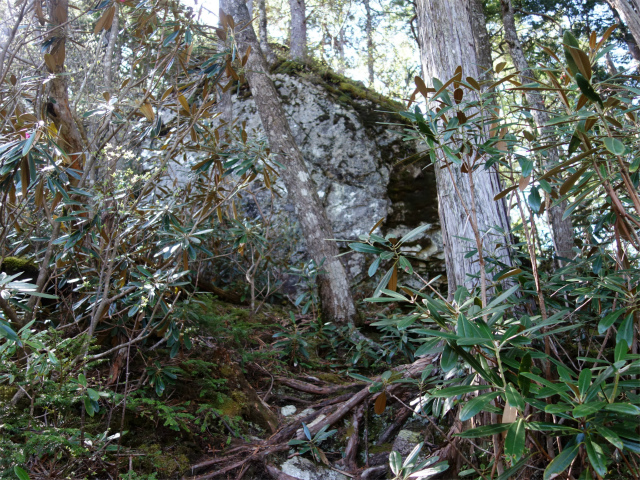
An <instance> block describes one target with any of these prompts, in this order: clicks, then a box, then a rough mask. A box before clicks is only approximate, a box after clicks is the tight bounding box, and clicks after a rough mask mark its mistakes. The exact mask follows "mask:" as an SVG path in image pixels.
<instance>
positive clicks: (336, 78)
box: [271, 52, 407, 126]
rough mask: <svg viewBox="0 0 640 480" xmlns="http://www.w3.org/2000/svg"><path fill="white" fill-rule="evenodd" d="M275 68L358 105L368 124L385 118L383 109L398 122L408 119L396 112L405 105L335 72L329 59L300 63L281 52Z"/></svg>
mask: <svg viewBox="0 0 640 480" xmlns="http://www.w3.org/2000/svg"><path fill="white" fill-rule="evenodd" d="M278 53H280V52H278ZM280 55H282V54H280ZM271 71H272V73H275V74H282V75H292V76H300V77H304V78H306V79H308V80H310V81H311V82H312V83H314V84H316V85H318V86H320V87H322V88H324V89H325V90H326V91H328V92H329V93H331V94H333V95H334V96H335V98H336V100H337V102H338V103H341V104H343V105H348V106H350V107H352V108H354V109H355V110H356V111H357V112H358V113H359V114H360V115H361V116H362V118H363V120H364V122H365V125H366V126H370V125H371V124H375V123H376V122H379V121H381V120H382V119H381V117H383V116H384V115H385V114H384V113H382V112H381V111H385V112H390V113H391V115H392V117H393V121H395V122H401V123H407V120H406V119H404V118H403V117H401V116H400V115H397V114H395V112H398V111H400V110H404V105H402V104H401V103H399V102H395V101H393V100H391V99H390V98H388V97H385V96H384V95H380V94H379V93H376V92H375V91H373V90H371V89H369V88H367V87H365V86H364V84H362V83H361V82H357V81H355V80H352V79H350V78H348V77H345V76H344V75H340V74H338V73H336V72H334V71H333V70H331V68H329V66H328V65H327V64H325V63H322V62H319V61H317V60H310V61H308V62H306V63H300V62H295V61H292V60H287V59H286V58H284V57H283V56H279V57H278V60H277V61H276V62H275V63H274V64H273V65H272V67H271ZM363 101H365V102H371V105H365V104H363Z"/></svg>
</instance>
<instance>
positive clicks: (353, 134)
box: [233, 73, 444, 278]
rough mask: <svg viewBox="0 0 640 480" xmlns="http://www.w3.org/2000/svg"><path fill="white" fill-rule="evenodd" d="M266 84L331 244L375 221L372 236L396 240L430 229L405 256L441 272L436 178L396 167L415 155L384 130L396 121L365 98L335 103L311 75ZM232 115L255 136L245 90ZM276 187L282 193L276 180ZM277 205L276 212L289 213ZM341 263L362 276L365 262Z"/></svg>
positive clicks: (356, 258)
mask: <svg viewBox="0 0 640 480" xmlns="http://www.w3.org/2000/svg"><path fill="white" fill-rule="evenodd" d="M272 78H273V80H274V83H275V85H276V88H277V89H278V91H279V93H280V96H281V99H282V102H283V106H284V109H285V112H286V113H287V116H288V118H289V124H290V126H291V130H292V132H293V134H294V136H295V138H296V140H297V142H298V145H299V146H300V149H301V151H302V153H303V155H304V157H305V160H306V161H307V162H308V167H309V172H310V174H311V177H312V178H313V180H314V181H315V183H316V185H317V186H318V194H319V196H320V198H321V199H322V201H323V203H324V206H325V208H326V211H327V216H328V217H329V220H330V221H331V224H332V226H333V230H334V236H335V238H338V239H347V240H351V241H353V240H357V238H358V236H359V235H362V234H368V233H369V231H370V230H371V228H372V227H373V226H374V225H375V224H376V223H377V222H378V220H380V219H381V218H384V219H385V221H384V222H383V224H382V227H381V228H380V229H379V230H378V233H382V234H383V235H386V234H388V233H390V234H392V235H393V236H395V237H397V238H401V237H402V235H404V234H405V233H407V232H408V231H410V230H412V229H413V228H415V227H417V226H419V225H422V224H425V223H428V224H430V225H431V226H430V228H429V229H428V230H427V231H425V232H424V233H423V234H422V235H421V236H420V237H418V238H416V239H415V240H414V241H413V242H410V243H409V244H408V245H407V247H406V248H407V254H409V255H413V256H415V257H417V258H418V259H420V261H421V264H420V265H418V268H420V267H423V268H422V269H424V270H423V272H424V271H429V272H434V271H439V270H442V262H443V258H444V257H443V255H442V251H443V245H442V237H441V235H440V230H439V224H438V213H437V197H436V189H435V179H434V175H433V172H432V171H431V170H424V168H423V167H424V165H425V162H424V161H422V162H417V163H408V164H406V165H405V164H399V165H398V163H399V162H402V161H403V160H405V159H406V158H407V157H411V156H413V157H419V154H418V149H417V143H416V142H412V141H409V142H406V141H404V140H403V138H402V133H403V130H404V129H405V128H406V126H405V125H396V126H391V125H388V123H391V122H398V120H399V117H397V116H394V115H391V114H389V113H387V112H385V110H387V111H388V109H389V107H388V106H384V105H379V104H376V103H375V102H373V101H371V100H367V99H361V98H356V97H349V98H348V101H346V100H345V98H347V97H346V96H340V97H338V98H336V93H335V91H334V89H332V88H331V87H328V86H327V85H326V84H324V83H323V82H322V81H321V80H320V79H319V78H315V77H313V76H304V74H303V75H296V74H282V73H281V74H273V75H272ZM233 109H234V110H233V114H234V117H237V118H238V121H239V122H246V123H245V124H246V129H247V131H248V132H249V133H251V132H253V133H254V134H261V132H262V125H261V122H260V117H259V115H258V113H257V111H256V107H255V103H254V101H253V99H252V98H251V96H250V95H248V92H247V93H245V94H244V95H242V94H241V95H236V96H234V98H233ZM383 123H387V124H383ZM281 174H282V175H286V172H282V173H281ZM279 186H280V188H281V189H282V191H283V193H284V192H285V190H284V187H283V186H282V184H281V182H280V183H279ZM282 198H283V199H286V195H283V197H282ZM283 203H284V204H283V205H280V207H281V208H283V209H285V210H286V211H289V212H292V211H293V208H292V207H291V206H288V205H286V201H283ZM347 259H348V270H349V273H350V274H351V276H352V277H354V278H361V277H362V276H363V274H364V276H366V265H365V259H364V256H362V255H354V254H352V255H349V256H348V257H347ZM370 260H371V259H370ZM422 269H421V270H422Z"/></svg>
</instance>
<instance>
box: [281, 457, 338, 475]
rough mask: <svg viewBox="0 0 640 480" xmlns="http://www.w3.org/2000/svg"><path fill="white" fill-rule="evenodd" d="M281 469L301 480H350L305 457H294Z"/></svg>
mask: <svg viewBox="0 0 640 480" xmlns="http://www.w3.org/2000/svg"><path fill="white" fill-rule="evenodd" d="M280 469H281V470H282V471H283V472H284V473H286V474H287V475H291V476H292V477H295V478H299V479H300V480H348V477H347V476H346V475H343V474H341V473H340V472H336V471H335V470H331V469H329V468H327V467H325V466H323V465H316V464H314V463H313V462H312V461H311V460H307V459H306V458H304V457H292V458H290V459H289V460H287V461H286V462H284V463H283V464H282V465H281V466H280Z"/></svg>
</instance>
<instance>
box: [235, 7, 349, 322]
mask: <svg viewBox="0 0 640 480" xmlns="http://www.w3.org/2000/svg"><path fill="white" fill-rule="evenodd" d="M228 8H229V13H230V15H231V16H232V17H233V19H234V20H235V22H236V25H244V24H247V23H249V21H250V20H251V19H250V18H249V12H248V10H247V7H246V5H245V4H244V3H242V1H241V0H231V1H229V6H228ZM235 38H236V41H237V42H238V48H239V50H240V51H241V52H244V51H246V50H247V48H248V47H251V53H250V55H249V59H248V61H247V63H246V65H245V72H246V76H247V79H248V81H249V87H250V88H251V93H252V94H253V98H254V100H255V103H256V107H257V109H258V113H259V115H260V119H261V120H262V125H263V127H264V129H265V131H266V133H267V137H268V139H269V145H270V146H271V151H272V152H273V153H274V154H276V155H277V157H278V161H279V162H280V163H282V164H283V165H284V166H285V169H286V171H285V172H283V175H282V179H283V181H284V184H285V187H286V188H287V193H288V196H289V200H290V201H291V203H293V204H294V205H295V207H296V212H297V216H298V221H299V222H300V226H301V228H302V233H303V235H304V238H305V240H306V244H307V249H308V251H309V254H310V255H311V257H312V258H313V259H314V260H315V261H316V263H317V264H318V265H319V264H320V263H321V262H322V261H323V260H324V264H323V266H322V270H323V273H321V274H320V275H319V277H318V283H319V289H320V300H321V304H322V311H323V314H324V315H325V316H326V318H327V319H328V320H333V321H335V322H338V323H350V322H351V321H352V320H353V318H354V317H355V313H356V310H355V305H354V302H353V298H352V296H351V291H350V289H349V282H348V280H347V274H346V271H345V269H344V266H343V265H342V263H341V262H340V259H339V258H337V255H338V247H337V246H336V244H335V243H334V242H332V241H330V240H328V239H331V238H333V233H332V230H331V224H330V223H329V220H328V219H327V215H326V213H325V211H324V208H323V206H322V203H321V202H320V198H319V197H318V193H317V191H316V186H315V185H314V183H313V180H311V177H310V176H309V172H308V171H307V167H306V166H305V163H304V160H303V158H302V153H300V149H299V148H298V145H297V144H296V142H295V140H294V138H293V135H292V133H291V130H290V128H289V123H288V122H287V118H286V117H285V113H284V110H283V108H282V105H281V104H280V100H279V98H278V92H277V91H276V89H275V87H274V85H273V82H272V81H271V78H269V75H268V74H267V73H266V72H267V71H268V67H267V63H266V61H265V59H264V57H263V55H262V52H261V51H260V46H259V44H258V39H257V37H256V34H255V32H254V30H253V27H252V26H251V25H249V26H248V27H246V28H244V29H242V30H240V31H238V32H236V36H235Z"/></svg>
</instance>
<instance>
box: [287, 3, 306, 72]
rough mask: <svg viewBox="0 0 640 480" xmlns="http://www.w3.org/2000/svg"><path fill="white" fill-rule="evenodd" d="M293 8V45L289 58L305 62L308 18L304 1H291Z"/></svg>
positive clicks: (290, 4)
mask: <svg viewBox="0 0 640 480" xmlns="http://www.w3.org/2000/svg"><path fill="white" fill-rule="evenodd" d="M289 6H290V7H291V43H290V49H289V57H290V58H291V60H296V61H299V62H303V61H304V60H305V58H306V52H307V18H306V11H305V10H306V9H305V5H304V0H289Z"/></svg>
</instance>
